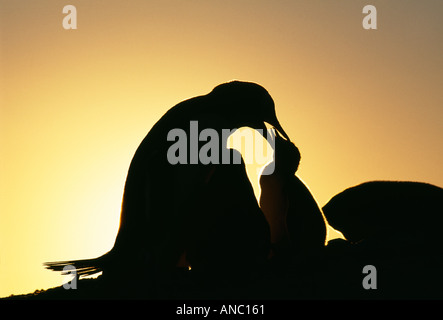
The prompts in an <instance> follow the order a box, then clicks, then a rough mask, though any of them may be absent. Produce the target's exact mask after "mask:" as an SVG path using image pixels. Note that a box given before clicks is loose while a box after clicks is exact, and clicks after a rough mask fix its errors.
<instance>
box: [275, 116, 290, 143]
mask: <svg viewBox="0 0 443 320" xmlns="http://www.w3.org/2000/svg"><path fill="white" fill-rule="evenodd" d="M270 124H271V125H273V126H274V128H275V129H277V130H278V132H280V134H281V135H283V137H285V139H286V140H288V141H291V139H289V136H288V135H287V134H286V132H285V130H283V127H282V126H281V125H280V123H279V122H278V120H276V122H275V123H270Z"/></svg>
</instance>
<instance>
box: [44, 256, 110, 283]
mask: <svg viewBox="0 0 443 320" xmlns="http://www.w3.org/2000/svg"><path fill="white" fill-rule="evenodd" d="M105 256H106V254H105V255H103V256H100V257H98V258H93V259H84V260H70V261H54V262H45V263H43V265H44V266H45V268H46V269H49V270H52V271H57V272H61V274H62V275H68V274H72V273H73V272H74V271H75V272H76V273H77V276H78V277H79V278H83V277H89V276H94V275H97V274H98V273H100V272H102V271H103V266H104V260H105Z"/></svg>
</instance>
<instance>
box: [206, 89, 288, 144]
mask: <svg viewBox="0 0 443 320" xmlns="http://www.w3.org/2000/svg"><path fill="white" fill-rule="evenodd" d="M210 95H211V97H213V98H214V99H215V100H216V101H217V102H218V104H219V105H220V108H222V109H223V111H222V112H223V113H224V114H227V117H229V118H230V119H232V121H233V123H234V124H233V125H234V126H235V127H242V126H249V127H251V128H254V129H263V130H264V131H263V132H266V130H267V128H266V124H265V123H268V124H270V125H271V126H273V127H274V128H275V129H277V130H278V131H279V132H280V133H281V134H282V135H283V136H284V137H285V138H286V139H287V140H288V141H289V140H290V139H289V136H288V135H287V134H286V132H285V131H284V130H283V128H282V126H281V125H280V123H279V121H278V119H277V115H276V113H275V104H274V100H273V99H272V97H271V95H270V94H269V93H268V91H267V90H266V89H265V88H263V87H262V86H260V85H258V84H256V83H253V82H244V81H231V82H227V83H223V84H221V85H218V86H217V87H215V88H214V89H213V90H212V92H211V93H210Z"/></svg>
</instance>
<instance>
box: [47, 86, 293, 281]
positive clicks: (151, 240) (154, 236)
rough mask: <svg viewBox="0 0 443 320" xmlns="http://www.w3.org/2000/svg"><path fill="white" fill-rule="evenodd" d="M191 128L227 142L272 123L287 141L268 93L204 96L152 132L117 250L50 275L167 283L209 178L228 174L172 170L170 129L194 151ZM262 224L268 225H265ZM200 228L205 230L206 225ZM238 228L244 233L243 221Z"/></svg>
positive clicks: (228, 90) (138, 161)
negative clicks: (69, 272)
mask: <svg viewBox="0 0 443 320" xmlns="http://www.w3.org/2000/svg"><path fill="white" fill-rule="evenodd" d="M191 121H198V127H199V130H200V132H202V130H203V129H205V128H210V129H213V130H216V131H217V132H218V133H219V137H221V136H222V134H221V132H222V129H231V130H232V129H235V128H240V127H243V126H249V127H252V128H255V129H263V130H264V132H266V126H265V122H267V123H269V124H270V125H272V126H274V127H276V128H277V129H278V130H279V131H280V132H281V133H282V134H283V135H284V136H285V137H286V138H287V139H288V140H289V138H288V136H287V135H286V133H285V132H284V130H283V129H282V127H281V126H280V124H279V122H278V120H277V117H276V114H275V109H274V102H273V99H272V98H271V96H270V95H269V93H268V92H267V91H266V90H265V89H264V88H263V87H261V86H260V85H257V84H254V83H249V82H240V81H233V82H229V83H225V84H222V85H219V86H217V87H215V88H214V89H213V90H212V91H211V92H210V93H209V94H207V95H203V96H199V97H195V98H191V99H189V100H186V101H183V102H181V103H179V104H177V105H176V106H174V107H173V108H171V109H170V110H169V111H168V112H166V114H165V115H164V116H163V117H162V118H161V119H160V120H159V121H158V122H157V123H156V124H155V125H154V126H153V127H152V129H151V130H150V131H149V133H148V134H147V136H146V137H145V138H144V140H143V141H142V142H141V144H140V146H139V147H138V149H137V151H136V152H135V155H134V157H133V159H132V161H131V165H130V167H129V171H128V175H127V179H126V184H125V188H124V195H123V201H122V211H121V218H120V227H119V231H118V234H117V237H116V241H115V244H114V246H113V248H112V249H111V250H110V251H109V252H108V253H106V254H104V255H103V256H101V257H98V258H95V259H86V260H77V261H62V262H54V263H46V266H47V267H48V268H49V269H52V270H59V271H60V270H61V269H62V268H63V267H64V266H66V265H73V266H75V267H76V268H77V272H78V274H79V275H80V276H84V275H91V274H94V273H97V272H99V271H103V272H104V273H103V274H104V276H106V274H110V275H113V276H115V277H117V278H118V277H123V276H125V277H126V276H127V277H130V276H131V275H133V278H134V281H135V282H137V281H138V280H139V279H140V278H141V277H143V275H144V274H156V275H157V274H158V275H159V278H161V274H165V277H164V278H167V277H168V276H167V274H168V272H169V271H171V270H173V269H174V268H175V266H176V265H177V263H178V261H179V258H180V257H181V256H182V255H183V253H184V251H185V247H184V246H185V243H186V238H187V237H189V232H190V230H192V228H191V227H189V221H188V220H190V219H191V218H190V217H192V214H191V213H192V210H193V208H194V207H195V206H196V205H197V206H198V203H199V201H201V197H202V195H204V194H205V193H207V190H206V188H208V183H209V181H210V180H211V177H212V176H214V178H215V177H217V179H221V178H222V177H221V175H222V173H221V172H226V170H227V169H225V167H224V166H222V165H203V164H201V163H198V164H176V165H172V164H171V163H170V162H169V161H168V157H167V153H168V149H169V148H170V147H171V145H173V144H174V143H175V142H174V141H168V139H167V136H168V133H169V132H170V131H171V130H172V129H182V130H184V131H185V132H186V134H187V137H190V139H188V140H189V141H188V149H187V150H190V149H191V148H190V146H191V144H192V143H195V141H191V140H192V139H193V138H192V135H193V134H194V135H195V133H193V132H190V131H191V129H190V122H191ZM194 140H195V137H194ZM198 143H199V146H201V145H202V144H203V143H202V141H199V142H198ZM220 143H221V145H219V147H220V150H221V151H223V149H224V148H225V146H226V141H220ZM192 156H195V155H192V154H187V159H188V161H189V159H190V157H192ZM220 156H221V155H220ZM237 167H238V166H237ZM232 170H233V171H232V172H228V173H226V174H227V175H228V176H230V177H232V178H234V174H233V172H235V170H237V171H238V170H239V169H235V168H233V169H232ZM228 171H229V170H228ZM235 183H236V182H234V184H235ZM242 183H245V182H242ZM222 185H223V186H226V192H227V194H232V190H234V189H235V188H238V187H239V186H237V185H230V186H228V185H227V183H226V181H224V182H223V183H222ZM209 188H215V189H220V186H217V185H214V184H211V187H209ZM229 188H234V189H229ZM243 189H244V188H243ZM246 189H247V188H246ZM222 191H223V190H220V192H222ZM248 192H249V191H248ZM248 192H247V193H246V194H245V195H240V194H238V195H236V196H237V197H243V196H244V197H246V198H248V197H249V200H245V199H242V200H241V201H245V202H247V201H250V202H251V203H252V197H253V195H251V194H250V192H249V193H248ZM210 196H211V197H218V199H217V201H218V202H217V203H221V199H220V198H219V197H220V195H218V194H217V193H211V194H210ZM254 200H255V199H254ZM226 201H229V200H228V199H227V200H226ZM251 206H252V205H251ZM222 207H223V206H221V208H222ZM240 207H241V206H240ZM252 207H253V206H252ZM225 208H226V211H229V210H231V209H230V208H229V205H228V207H226V206H225ZM212 209H213V208H210V207H208V210H207V215H211V214H212V213H211V210H212ZM215 209H217V208H215ZM199 210H201V209H199ZM235 211H236V212H237V211H238V210H235ZM222 213H223V212H220V211H219V212H217V216H218V217H219V222H220V221H223V218H221V216H222ZM260 214H261V215H262V216H263V214H262V213H261V212H258V211H257V210H256V209H255V208H253V209H252V211H251V212H246V213H245V215H246V216H247V215H256V216H258V217H256V218H255V219H256V220H260V218H259V215H260ZM226 216H227V217H231V218H232V212H226ZM246 216H245V217H246ZM200 217H202V215H200ZM241 219H243V218H241ZM262 219H263V220H264V217H262ZM191 220H192V219H191ZM225 221H230V219H227V220H225ZM264 221H265V220H264ZM195 223H196V225H200V226H201V228H205V226H204V224H202V223H198V222H195ZM220 223H221V222H220ZM223 223H224V222H223ZM240 225H242V226H243V225H245V223H244V221H243V222H242V223H241V224H240ZM184 226H187V227H184ZM188 227H189V228H188ZM252 227H254V224H252ZM258 229H261V230H263V226H262V225H261V226H259V227H258ZM236 232H237V233H238V231H236ZM254 232H255V231H252V233H254ZM255 233H256V234H258V233H260V232H258V233H257V232H255ZM260 237H262V239H264V240H260V241H256V245H257V246H259V247H260V246H263V243H264V242H266V237H269V234H266V232H264V233H262V234H261V235H260ZM191 238H192V237H191ZM249 243H250V242H249ZM250 249H251V248H250ZM251 250H252V249H251ZM252 251H253V250H252ZM256 251H260V249H257V250H256ZM197 264H198V263H197ZM160 281H161V280H160Z"/></svg>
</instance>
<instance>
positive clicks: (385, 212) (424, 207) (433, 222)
mask: <svg viewBox="0 0 443 320" xmlns="http://www.w3.org/2000/svg"><path fill="white" fill-rule="evenodd" d="M442 202H443V189H442V188H439V187H437V186H434V185H431V184H427V183H420V182H405V181H371V182H365V183H362V184H360V185H358V186H355V187H351V188H348V189H346V190H345V191H343V192H341V193H339V194H337V195H336V196H334V197H333V198H332V199H331V200H330V201H329V202H328V203H327V204H326V205H325V206H324V207H323V212H324V214H325V216H326V218H327V220H328V222H329V223H330V225H331V226H332V227H333V228H335V229H336V230H339V231H341V232H342V233H343V235H344V236H345V238H346V239H347V240H349V241H351V242H359V241H361V240H363V239H367V238H374V237H380V236H386V235H389V234H390V233H392V232H397V234H398V232H401V233H403V234H409V235H414V234H416V235H417V234H420V235H421V236H420V237H423V238H422V239H428V240H430V239H434V240H437V239H439V238H440V233H441V226H442V222H443V212H442V206H441V204H442ZM439 242H440V241H439Z"/></svg>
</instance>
